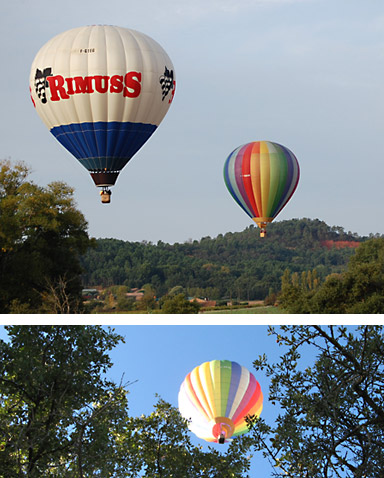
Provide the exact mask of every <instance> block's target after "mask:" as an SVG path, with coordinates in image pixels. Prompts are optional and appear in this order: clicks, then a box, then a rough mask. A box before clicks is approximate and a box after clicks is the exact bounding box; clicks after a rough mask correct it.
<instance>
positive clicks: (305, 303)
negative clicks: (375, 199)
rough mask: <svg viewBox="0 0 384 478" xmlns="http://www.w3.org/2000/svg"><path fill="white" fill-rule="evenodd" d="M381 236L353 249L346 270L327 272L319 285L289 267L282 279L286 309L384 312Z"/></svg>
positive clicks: (311, 311) (293, 310)
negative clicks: (353, 251)
mask: <svg viewBox="0 0 384 478" xmlns="http://www.w3.org/2000/svg"><path fill="white" fill-rule="evenodd" d="M383 291H384V238H382V237H380V238H373V239H370V240H368V241H366V242H364V243H363V244H361V246H360V247H359V248H358V249H357V250H356V253H355V254H354V255H353V256H352V257H351V259H350V261H349V263H348V266H347V270H346V271H344V272H343V273H339V274H330V275H329V276H328V277H326V279H325V281H324V282H323V283H322V284H320V283H319V282H317V283H313V282H312V283H310V282H308V274H307V275H304V276H303V277H299V276H298V275H297V274H296V275H294V274H292V273H290V272H289V271H288V270H286V272H285V273H284V276H283V280H282V293H281V295H280V299H279V300H280V303H281V305H282V307H284V309H285V310H286V311H287V312H290V313H294V314H300V313H320V314H324V313H339V314H340V313H346V314H358V313H361V314H382V313H384V293H383Z"/></svg>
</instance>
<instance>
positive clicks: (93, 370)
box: [0, 326, 250, 478]
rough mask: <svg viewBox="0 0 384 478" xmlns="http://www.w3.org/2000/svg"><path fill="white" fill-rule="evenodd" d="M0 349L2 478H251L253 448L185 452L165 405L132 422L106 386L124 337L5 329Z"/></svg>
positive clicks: (177, 423) (182, 432) (181, 424)
mask: <svg viewBox="0 0 384 478" xmlns="http://www.w3.org/2000/svg"><path fill="white" fill-rule="evenodd" d="M6 329H7V331H8V334H9V339H10V341H9V342H4V341H0V478H9V477H12V478H13V477H14V478H98V477H100V478H106V477H110V478H122V477H125V478H138V477H146V478H171V477H177V478H190V477H193V478H217V477H220V478H247V477H248V475H247V471H248V470H249V458H250V457H249V454H248V449H249V444H248V445H247V442H245V441H243V440H242V439H241V438H238V439H236V440H235V441H234V442H232V443H231V444H230V445H229V447H228V449H227V451H226V453H224V454H222V453H219V452H217V451H216V450H215V449H213V448H209V449H208V451H203V450H202V447H200V446H194V445H192V443H191V438H190V433H189V430H188V427H187V422H186V420H184V419H183V418H182V417H181V415H180V413H179V411H178V410H177V409H176V408H174V407H172V406H171V405H170V404H169V403H166V402H164V401H163V400H162V399H159V400H158V403H157V404H156V405H155V410H154V412H153V413H151V414H149V415H142V416H140V417H130V416H129V414H128V403H127V390H126V386H124V384H119V385H117V384H115V383H113V382H111V381H109V380H107V378H106V376H105V373H106V372H107V371H108V369H109V368H110V367H111V365H112V363H111V361H110V357H109V355H108V352H109V351H110V350H111V349H112V348H113V347H115V346H116V345H117V344H118V343H119V342H120V341H121V340H122V337H121V336H119V335H117V334H115V333H114V332H113V330H111V329H108V330H104V329H103V328H101V327H100V326H8V327H6Z"/></svg>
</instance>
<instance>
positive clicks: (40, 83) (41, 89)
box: [35, 68, 52, 104]
mask: <svg viewBox="0 0 384 478" xmlns="http://www.w3.org/2000/svg"><path fill="white" fill-rule="evenodd" d="M48 76H52V68H45V69H44V71H41V70H39V69H38V68H37V69H36V74H35V90H36V94H37V96H38V97H39V99H40V101H41V102H42V103H44V104H45V103H46V102H47V96H46V94H45V89H46V88H48V82H47V77H48Z"/></svg>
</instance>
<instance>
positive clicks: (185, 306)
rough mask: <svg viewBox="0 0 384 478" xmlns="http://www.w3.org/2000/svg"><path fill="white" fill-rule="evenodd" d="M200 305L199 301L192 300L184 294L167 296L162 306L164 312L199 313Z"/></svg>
mask: <svg viewBox="0 0 384 478" xmlns="http://www.w3.org/2000/svg"><path fill="white" fill-rule="evenodd" d="M199 309H200V306H199V304H198V303H197V302H195V301H194V302H190V301H189V300H187V299H186V297H185V295H184V294H177V295H174V296H171V297H166V298H165V299H164V301H163V304H162V306H161V310H160V312H161V313H162V314H197V313H198V312H199Z"/></svg>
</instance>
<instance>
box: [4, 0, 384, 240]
mask: <svg viewBox="0 0 384 478" xmlns="http://www.w3.org/2000/svg"><path fill="white" fill-rule="evenodd" d="M91 24H111V25H118V26H122V27H126V28H131V29H134V30H139V31H141V32H143V33H146V34H147V35H149V36H151V37H152V38H153V39H155V40H156V41H157V42H158V43H160V44H161V45H162V47H163V48H164V49H165V50H166V51H167V53H168V55H169V56H170V58H171V59H172V62H173V65H174V67H175V72H176V80H177V88H176V93H175V97H174V101H173V103H172V105H171V108H170V109H169V111H168V113H167V115H166V117H165V118H164V120H163V122H162V123H161V125H160V127H159V128H158V130H157V131H156V132H155V134H154V135H153V136H152V137H151V138H150V140H149V141H148V142H147V143H146V144H145V145H144V146H143V147H142V149H141V150H140V151H139V152H138V153H137V154H136V155H135V156H134V158H133V159H132V160H131V161H130V162H129V163H128V165H127V166H126V167H125V169H124V170H123V172H122V173H121V174H120V177H119V179H118V181H117V183H116V186H115V187H114V188H113V195H112V202H111V204H109V205H103V204H101V203H100V199H99V194H98V190H97V188H96V187H95V186H94V184H93V181H92V180H91V178H90V176H89V174H88V172H87V171H86V170H85V168H83V167H82V166H81V165H80V164H79V163H78V162H77V161H76V159H75V158H74V157H72V156H71V154H70V153H69V152H68V151H67V150H65V149H64V148H63V147H62V146H61V145H60V144H59V143H58V142H57V141H56V139H55V138H54V137H53V136H52V135H51V134H50V133H49V131H48V129H47V128H46V127H45V126H44V124H43V123H42V121H41V120H40V118H39V117H38V115H37V113H36V112H35V110H34V108H33V106H32V102H31V100H30V97H29V73H30V67H31V64H32V61H33V59H34V57H35V55H36V54H37V52H38V51H39V49H40V48H41V47H42V46H43V45H44V44H45V43H46V42H47V41H48V40H50V39H51V38H52V37H54V36H55V35H57V34H59V33H61V32H63V31H66V30H69V29H71V28H75V27H79V26H84V25H91ZM0 36H1V38H2V42H1V44H2V47H1V48H0V61H1V65H2V71H3V74H2V75H1V78H0V98H1V105H2V108H1V114H0V159H5V158H9V159H11V160H12V161H24V162H26V163H27V164H28V165H30V167H31V169H32V171H33V173H32V175H31V179H32V180H33V181H35V182H36V183H38V184H40V185H42V186H45V185H47V184H48V183H50V182H52V181H58V180H60V181H64V182H66V183H68V184H69V185H70V186H72V187H74V188H75V193H74V195H75V200H76V203H77V206H78V208H79V209H80V210H81V211H82V213H83V214H84V216H85V218H86V220H87V221H88V225H89V234H90V236H92V237H96V238H101V237H112V238H117V239H123V240H126V241H151V242H153V243H157V241H159V240H161V241H163V242H168V243H171V244H172V243H175V242H181V243H182V242H185V241H189V240H191V239H192V240H200V239H201V238H202V237H207V236H210V237H216V236H217V235H218V234H225V233H227V232H236V231H242V230H244V229H245V228H246V227H248V226H249V225H251V224H254V223H253V221H252V220H251V219H250V218H249V217H248V216H247V215H246V214H245V213H244V212H243V211H242V210H241V209H240V207H239V206H238V205H237V204H236V203H235V202H234V200H233V199H232V197H231V196H230V194H229V193H228V191H227V189H226V187H225V185H224V180H223V165H224V162H225V160H226V158H227V157H228V155H229V154H230V153H231V152H232V151H233V150H234V149H235V148H237V147H238V146H240V145H242V144H245V143H248V142H250V141H257V140H269V141H275V142H278V143H281V144H283V145H285V146H286V147H288V148H289V149H290V150H291V151H293V153H294V154H295V155H296V157H297V158H298V161H299V163H300V168H301V177H300V182H299V185H298V188H297V190H296V192H295V194H294V196H293V197H292V198H291V200H290V202H289V203H288V205H287V206H286V207H285V208H284V210H283V211H282V212H281V213H280V215H279V216H278V217H277V219H276V220H277V221H281V220H287V219H291V218H303V217H307V218H313V219H316V218H317V219H320V220H322V221H325V222H326V223H327V224H329V225H330V226H341V227H343V228H344V229H345V230H346V231H347V232H349V231H351V232H356V233H358V234H359V235H363V236H364V235H369V234H370V233H374V234H375V233H380V234H383V233H384V222H383V208H382V203H383V188H382V179H381V178H382V176H383V173H384V162H383V160H382V150H383V148H382V144H381V142H382V136H383V121H382V118H383V114H382V111H383V106H384V104H383V103H384V95H383V82H382V78H383V77H384V62H383V59H384V4H383V2H382V0H367V1H365V2H362V1H361V0H204V1H203V0H194V1H193V2H191V1H190V0H162V1H161V2H159V1H158V0H140V2H139V1H133V0H124V1H123V0H108V2H106V1H101V0H66V1H65V2H62V1H56V0H52V1H50V2H47V1H46V0H45V1H42V0H34V1H33V2H31V1H29V0H13V1H12V2H3V4H2V6H1V15H0Z"/></svg>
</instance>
